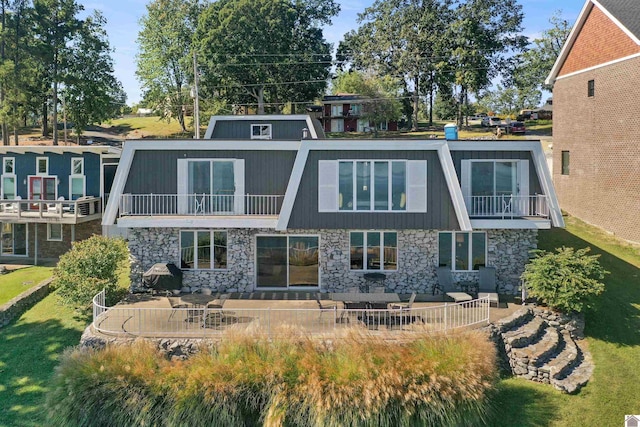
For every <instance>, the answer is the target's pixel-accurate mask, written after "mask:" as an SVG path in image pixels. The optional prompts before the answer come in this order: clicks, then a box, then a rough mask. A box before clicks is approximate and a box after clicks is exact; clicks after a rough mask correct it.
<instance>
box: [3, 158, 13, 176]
mask: <svg viewBox="0 0 640 427" xmlns="http://www.w3.org/2000/svg"><path fill="white" fill-rule="evenodd" d="M15 165H16V159H15V158H14V157H5V158H4V159H2V173H3V174H10V175H13V174H14V173H16V172H15Z"/></svg>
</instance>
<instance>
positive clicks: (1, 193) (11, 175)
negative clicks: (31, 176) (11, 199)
mask: <svg viewBox="0 0 640 427" xmlns="http://www.w3.org/2000/svg"><path fill="white" fill-rule="evenodd" d="M5 178H13V190H14V191H13V192H14V194H15V195H16V196H17V195H18V178H17V177H16V174H14V173H3V174H2V175H0V187H2V188H0V190H1V191H0V199H3V200H4V198H5V197H4V179H5Z"/></svg>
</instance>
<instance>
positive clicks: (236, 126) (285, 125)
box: [211, 120, 309, 141]
mask: <svg viewBox="0 0 640 427" xmlns="http://www.w3.org/2000/svg"><path fill="white" fill-rule="evenodd" d="M257 124H265V125H268V124H270V125H271V132H272V135H271V139H275V140H293V141H300V140H301V139H302V129H304V128H308V127H309V126H308V125H307V122H306V121H304V120H220V121H217V122H216V126H215V128H214V129H213V134H212V135H211V139H245V140H246V139H251V125H257Z"/></svg>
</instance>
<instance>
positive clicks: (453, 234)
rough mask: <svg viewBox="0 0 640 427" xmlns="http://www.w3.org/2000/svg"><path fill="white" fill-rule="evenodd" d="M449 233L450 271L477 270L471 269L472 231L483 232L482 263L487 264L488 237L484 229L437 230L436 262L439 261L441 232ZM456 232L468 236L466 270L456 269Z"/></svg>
mask: <svg viewBox="0 0 640 427" xmlns="http://www.w3.org/2000/svg"><path fill="white" fill-rule="evenodd" d="M445 233H446V234H451V249H450V252H449V255H451V271H471V272H473V271H478V270H474V269H473V239H472V238H471V237H472V234H473V233H482V234H484V265H485V266H488V265H489V263H488V249H489V248H488V247H489V244H488V243H489V241H488V237H487V233H486V232H484V231H439V232H438V264H439V263H440V235H441V234H445ZM456 234H467V235H468V236H469V253H468V259H469V267H470V269H466V270H457V269H456V262H455V261H456Z"/></svg>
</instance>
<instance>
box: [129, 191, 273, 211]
mask: <svg viewBox="0 0 640 427" xmlns="http://www.w3.org/2000/svg"><path fill="white" fill-rule="evenodd" d="M283 199H284V196H276V195H253V194H246V195H227V194H123V195H122V196H121V197H120V216H167V215H278V214H279V213H280V208H281V207H282V201H283Z"/></svg>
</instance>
